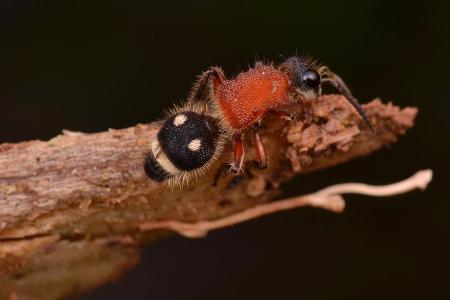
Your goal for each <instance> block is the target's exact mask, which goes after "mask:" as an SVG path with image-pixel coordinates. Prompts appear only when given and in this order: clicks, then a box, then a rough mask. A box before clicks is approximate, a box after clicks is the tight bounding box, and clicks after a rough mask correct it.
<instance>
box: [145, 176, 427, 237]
mask: <svg viewBox="0 0 450 300" xmlns="http://www.w3.org/2000/svg"><path fill="white" fill-rule="evenodd" d="M432 177H433V172H432V171H431V170H422V171H419V172H417V173H416V174H414V175H413V176H411V177H410V178H408V179H405V180H403V181H401V182H397V183H394V184H390V185H385V186H370V185H366V184H362V183H344V184H337V185H332V186H330V187H327V188H324V189H322V190H320V191H317V192H315V193H312V194H308V195H303V196H299V197H294V198H289V199H284V200H280V201H276V202H272V203H268V204H262V205H259V206H256V207H253V208H249V209H247V210H245V211H243V212H240V213H236V214H234V215H231V216H228V217H225V218H222V219H218V220H214V221H202V222H197V223H183V222H178V221H165V222H156V223H143V224H141V225H140V226H139V228H140V229H141V230H155V229H168V230H173V231H175V232H177V233H179V234H180V235H183V236H185V237H188V238H200V237H204V236H205V235H206V234H207V233H208V232H209V231H211V230H215V229H220V228H225V227H229V226H233V225H236V224H239V223H242V222H245V221H249V220H251V219H256V218H258V217H261V216H264V215H268V214H273V213H275V212H279V211H283V210H288V209H293V208H298V207H303V206H313V207H319V208H322V209H326V210H329V211H332V212H335V213H340V212H342V211H343V210H344V207H345V201H344V198H343V197H342V194H360V195H369V196H377V197H385V196H393V195H397V194H402V193H406V192H409V191H411V190H414V189H417V188H419V189H421V190H424V189H425V188H426V187H427V185H428V183H430V181H431V179H432Z"/></svg>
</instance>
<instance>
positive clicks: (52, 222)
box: [0, 95, 417, 299]
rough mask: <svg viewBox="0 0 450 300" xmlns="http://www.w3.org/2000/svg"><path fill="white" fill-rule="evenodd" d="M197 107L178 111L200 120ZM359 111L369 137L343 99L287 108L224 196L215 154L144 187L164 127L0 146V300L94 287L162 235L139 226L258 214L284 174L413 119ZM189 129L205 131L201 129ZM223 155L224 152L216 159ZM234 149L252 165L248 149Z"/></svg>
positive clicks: (348, 151)
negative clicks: (171, 181)
mask: <svg viewBox="0 0 450 300" xmlns="http://www.w3.org/2000/svg"><path fill="white" fill-rule="evenodd" d="M203 109H204V108H202V107H194V108H192V109H191V108H189V107H188V109H186V110H181V111H179V112H180V113H182V112H185V111H193V112H195V113H197V114H200V115H202V116H203V115H205V116H206V115H207V116H210V112H209V111H208V112H207V113H205V114H203ZM363 109H364V111H365V112H366V113H367V115H368V117H369V119H370V121H371V124H372V125H373V127H374V129H375V130H376V132H377V134H376V135H373V134H371V133H370V131H369V130H368V128H367V127H365V126H361V119H360V118H359V117H358V116H357V115H356V114H355V113H354V110H353V108H352V107H351V106H349V105H348V101H347V99H346V98H344V97H342V96H338V95H327V96H320V97H318V98H317V99H314V100H311V101H305V102H304V103H302V104H301V105H295V106H294V107H293V108H292V110H290V111H289V113H294V112H295V113H296V114H297V116H298V118H297V120H294V121H293V122H286V121H283V120H280V119H279V118H277V117H273V116H268V117H267V118H266V119H265V120H264V122H263V123H262V124H261V127H260V128H259V131H260V134H261V135H260V137H261V140H262V141H263V142H264V146H265V150H266V155H267V157H268V158H269V159H270V160H269V165H268V168H267V169H265V170H252V174H253V177H252V178H251V179H246V180H244V181H242V182H241V184H240V185H238V186H237V187H236V188H234V189H227V188H226V186H227V182H226V181H225V180H221V181H219V183H218V185H217V186H216V187H214V186H212V181H213V177H214V174H216V172H217V170H218V168H219V167H220V165H222V164H223V163H226V162H228V159H227V157H226V156H225V155H219V156H218V157H217V163H215V164H214V165H212V166H211V168H208V169H205V171H204V172H205V174H204V175H203V176H199V177H197V180H196V181H193V180H192V181H191V182H190V184H189V186H188V187H187V188H184V189H176V188H173V189H171V188H167V185H166V184H164V182H165V181H163V182H159V181H155V180H149V179H148V177H147V176H146V175H145V172H144V168H143V167H142V164H143V158H144V157H145V154H146V153H147V152H148V151H149V137H152V138H153V137H156V138H157V135H158V132H159V131H160V129H161V126H162V123H164V121H163V122H154V123H151V124H146V125H137V126H133V127H130V128H126V129H120V130H108V131H105V132H100V133H94V134H84V133H74V132H68V131H64V132H63V134H61V135H59V136H57V137H55V138H53V139H51V140H50V141H28V142H22V143H17V144H1V145H0V299H42V295H46V299H61V298H63V297H66V296H68V295H74V294H79V293H81V292H83V291H86V290H89V289H92V288H94V287H97V286H100V285H102V284H105V283H107V282H109V281H111V280H113V279H116V278H118V276H119V275H121V274H123V273H124V272H125V271H127V270H129V269H130V268H131V267H132V266H133V265H135V264H136V263H137V261H138V259H139V253H140V247H141V245H143V244H144V243H147V242H149V241H155V240H157V239H159V238H161V237H162V236H164V235H165V234H166V233H164V232H162V231H161V228H160V229H159V230H146V231H142V230H141V229H140V226H141V225H142V226H143V225H145V226H144V228H148V227H146V226H148V224H157V223H160V222H181V223H193V224H197V223H199V222H205V221H208V222H214V220H221V219H223V218H225V217H227V216H233V215H235V214H236V213H239V212H243V211H246V210H247V209H251V208H257V210H258V211H259V210H265V208H260V206H259V205H263V204H264V203H268V202H269V201H270V200H272V199H274V197H276V196H279V195H280V192H281V191H280V186H281V185H282V184H283V183H285V182H288V181H289V180H290V179H291V178H292V177H293V176H295V175H296V174H302V173H307V172H311V171H314V170H318V169H323V168H329V167H332V166H334V165H336V164H338V163H342V162H346V161H348V160H351V159H353V158H356V157H360V156H363V155H367V154H368V153H371V152H373V151H376V150H378V149H380V148H382V147H383V146H386V145H388V144H391V143H393V142H395V141H396V140H397V138H398V137H399V136H400V135H402V134H404V133H405V132H406V130H407V129H409V128H411V127H412V126H413V123H414V118H415V116H416V113H417V109H415V108H404V109H400V108H399V107H397V106H394V105H392V104H388V105H385V104H382V103H381V101H379V100H374V101H372V102H370V103H368V104H364V105H363ZM175 115H176V111H174V112H173V113H170V116H175ZM176 118H177V116H175V118H174V119H173V122H172V124H173V125H174V126H176V125H177V124H178V125H180V124H186V123H185V122H188V116H186V120H185V118H183V117H178V118H177V120H175V119H176ZM166 119H168V118H165V120H166ZM202 120H203V119H202ZM197 121H198V120H197ZM197 121H196V122H197ZM198 122H200V123H202V122H203V124H205V127H208V125H207V124H209V122H206V121H198ZM209 125H212V124H209ZM218 126H219V125H218ZM212 128H214V127H212ZM219 130H220V129H219ZM214 131H215V130H214V129H212V130H211V131H210V132H214ZM205 132H208V130H207V129H204V131H202V132H201V135H203V134H204V133H205ZM213 136H214V135H213ZM187 137H188V138H187V139H186V141H185V142H184V145H186V149H184V150H185V151H188V150H189V151H192V149H193V150H195V149H197V151H198V149H200V147H201V145H202V144H199V143H197V142H195V141H194V142H192V141H193V140H195V138H196V137H194V138H193V137H192V136H187ZM212 140H213V141H214V138H212ZM251 140H252V139H248V140H247V142H249V141H251ZM216 145H217V147H219V146H220V141H219V142H217V143H216ZM226 149H230V147H229V146H226V147H224V150H223V152H222V153H224V152H225V151H226ZM246 150H247V151H246V153H247V154H248V156H253V155H255V156H256V149H255V147H254V146H252V145H251V143H249V145H248V146H247V149H246ZM161 151H163V150H161ZM164 151H167V150H164ZM160 155H161V154H160ZM206 157H208V156H206ZM159 158H161V157H159ZM201 159H203V158H201ZM205 159H207V158H205ZM199 161H200V162H201V160H200V159H199V160H197V163H198V162H199ZM161 164H163V163H161ZM177 168H180V167H177ZM149 172H153V171H151V170H150V171H149ZM164 176H165V174H164ZM336 199H337V198H336ZM273 203H274V204H275V203H277V202H273ZM325 203H327V202H326V201H325V202H323V201H322V200H320V199H319V198H316V200H315V201H314V204H315V205H321V204H325ZM330 203H331V204H337V205H336V206H334V205H332V206H331V207H334V209H339V208H341V207H342V206H339V205H340V204H341V202H339V200H334V202H333V201H332V202H330ZM263 207H264V206H263ZM207 229H208V230H209V228H207ZM193 234H198V231H197V232H193ZM36 283H39V284H36Z"/></svg>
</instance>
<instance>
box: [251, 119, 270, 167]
mask: <svg viewBox="0 0 450 300" xmlns="http://www.w3.org/2000/svg"><path fill="white" fill-rule="evenodd" d="M260 127H261V122H258V123H255V125H253V144H254V146H255V150H256V155H257V156H258V161H257V165H258V168H260V169H265V168H267V158H266V152H265V151H264V144H263V142H262V140H261V136H260V135H259V128H260Z"/></svg>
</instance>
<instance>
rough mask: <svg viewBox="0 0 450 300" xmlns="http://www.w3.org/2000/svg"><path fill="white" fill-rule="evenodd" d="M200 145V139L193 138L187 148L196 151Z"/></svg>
mask: <svg viewBox="0 0 450 300" xmlns="http://www.w3.org/2000/svg"><path fill="white" fill-rule="evenodd" d="M201 146H202V141H201V140H200V139H195V140H192V141H191V142H190V143H189V145H188V149H189V150H191V151H198V150H199V149H200V147H201Z"/></svg>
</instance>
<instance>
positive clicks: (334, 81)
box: [319, 66, 375, 132]
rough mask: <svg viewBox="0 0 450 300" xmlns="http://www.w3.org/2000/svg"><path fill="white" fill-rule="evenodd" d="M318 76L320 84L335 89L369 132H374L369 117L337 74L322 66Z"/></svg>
mask: <svg viewBox="0 0 450 300" xmlns="http://www.w3.org/2000/svg"><path fill="white" fill-rule="evenodd" d="M319 74H320V77H321V78H322V83H329V84H331V85H332V86H333V87H334V88H336V89H337V90H338V91H339V93H341V94H342V95H343V96H345V98H346V99H347V101H348V102H350V104H351V105H352V106H353V107H354V108H355V109H356V111H357V112H358V114H359V115H360V116H361V118H362V119H363V120H364V123H366V125H367V127H368V128H369V129H370V131H372V132H375V131H374V129H373V127H372V124H371V123H370V120H369V117H368V116H367V114H366V112H365V111H364V110H363V108H362V107H361V104H359V102H358V100H357V99H356V98H355V97H353V95H352V92H351V91H350V89H349V88H348V86H347V85H346V84H345V82H344V81H343V80H342V79H341V77H339V76H338V75H337V74H335V73H333V72H332V71H331V70H330V69H328V68H327V67H325V66H322V67H320V68H319Z"/></svg>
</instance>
